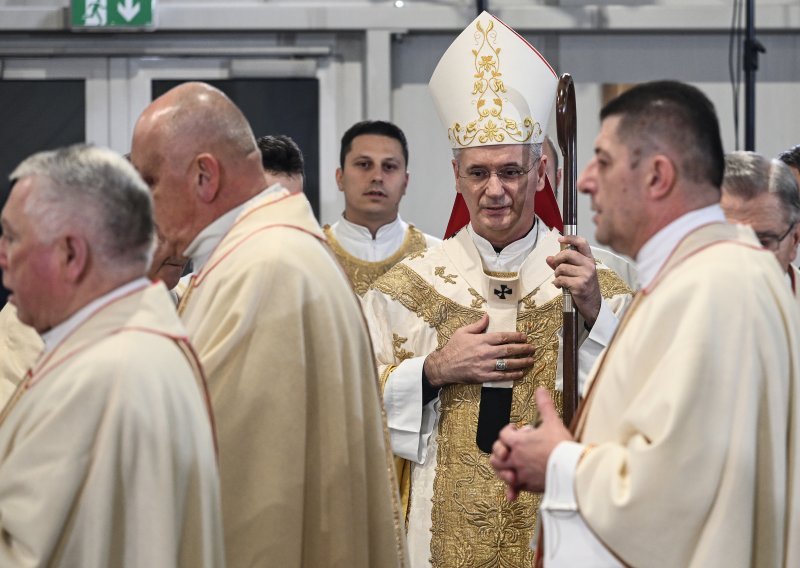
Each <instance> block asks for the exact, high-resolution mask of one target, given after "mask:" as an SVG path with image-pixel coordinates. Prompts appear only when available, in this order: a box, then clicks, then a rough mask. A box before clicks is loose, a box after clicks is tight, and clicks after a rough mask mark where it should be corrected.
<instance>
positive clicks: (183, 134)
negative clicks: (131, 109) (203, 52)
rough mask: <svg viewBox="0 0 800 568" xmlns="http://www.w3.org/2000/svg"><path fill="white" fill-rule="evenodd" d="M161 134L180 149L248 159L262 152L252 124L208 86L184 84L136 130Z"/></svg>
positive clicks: (159, 100) (166, 96)
mask: <svg viewBox="0 0 800 568" xmlns="http://www.w3.org/2000/svg"><path fill="white" fill-rule="evenodd" d="M140 127H141V128H142V129H143V130H146V131H152V132H156V133H157V135H158V136H157V138H158V139H159V140H160V141H162V142H165V143H167V144H168V145H169V146H171V147H173V148H175V147H176V146H177V148H176V149H179V148H184V149H186V150H193V151H197V152H200V151H209V152H214V153H215V154H220V155H230V157H232V158H236V157H239V158H245V157H247V156H248V155H249V154H252V153H256V152H257V151H258V148H257V146H256V140H255V137H254V136H253V131H252V130H251V128H250V124H249V123H248V122H247V119H246V118H245V117H244V115H243V114H242V111H241V110H239V108H238V107H237V106H236V105H235V104H234V103H233V101H231V100H230V99H229V98H228V97H227V96H226V95H225V93H223V92H222V91H220V90H219V89H217V88H215V87H212V86H211V85H208V84H206V83H183V84H181V85H178V86H177V87H175V88H174V89H171V90H170V91H168V92H167V93H165V94H164V95H162V96H161V97H159V98H157V99H156V100H155V101H153V103H152V104H151V105H150V106H148V107H147V108H146V109H145V111H144V112H143V113H142V116H141V117H140V118H139V120H138V122H137V125H136V128H137V130H138V129H140Z"/></svg>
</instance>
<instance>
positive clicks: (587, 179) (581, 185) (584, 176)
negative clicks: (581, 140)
mask: <svg viewBox="0 0 800 568" xmlns="http://www.w3.org/2000/svg"><path fill="white" fill-rule="evenodd" d="M595 168H596V166H595V162H594V160H591V161H590V162H589V163H588V164H586V167H585V168H583V171H582V172H581V175H579V176H578V191H580V192H581V193H589V194H590V193H592V192H593V191H594V190H595V188H596V184H595V181H594V180H595Z"/></svg>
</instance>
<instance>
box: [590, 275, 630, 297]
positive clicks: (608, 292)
mask: <svg viewBox="0 0 800 568" xmlns="http://www.w3.org/2000/svg"><path fill="white" fill-rule="evenodd" d="M597 281H598V282H599V283H600V293H601V294H602V296H603V298H613V297H614V296H617V295H619V294H630V295H633V290H631V289H630V287H629V286H628V285H627V284H626V283H625V281H624V280H623V279H622V278H620V276H619V275H618V274H617V273H616V272H614V271H613V270H611V269H610V268H601V269H598V271H597Z"/></svg>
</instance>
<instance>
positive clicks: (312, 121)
mask: <svg viewBox="0 0 800 568" xmlns="http://www.w3.org/2000/svg"><path fill="white" fill-rule="evenodd" d="M183 82H185V81H172V80H158V81H153V83H152V96H153V98H154V99H155V98H156V97H158V96H160V95H162V94H164V93H166V92H167V91H168V90H170V89H171V88H172V87H175V86H176V85H179V84H181V83H183ZM206 82H207V83H209V84H211V85H213V86H215V87H217V88H218V89H219V90H221V91H222V92H223V93H225V94H226V95H228V96H229V97H230V98H231V100H232V101H233V102H235V103H236V104H237V105H238V107H239V108H240V109H242V112H243V113H244V115H245V116H246V117H247V120H248V121H249V122H250V126H251V127H252V128H253V133H254V134H255V135H256V138H258V137H259V136H264V135H265V134H286V135H287V136H291V137H292V138H293V139H294V141H295V142H297V145H298V146H300V150H302V152H303V158H304V160H305V194H306V196H307V197H308V200H309V201H310V202H311V207H312V208H313V209H314V215H316V217H317V219H319V82H318V81H317V80H316V79H225V80H218V81H206Z"/></svg>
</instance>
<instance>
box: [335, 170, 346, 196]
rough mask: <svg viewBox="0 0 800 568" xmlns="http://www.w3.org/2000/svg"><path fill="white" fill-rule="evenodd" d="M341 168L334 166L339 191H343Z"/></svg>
mask: <svg viewBox="0 0 800 568" xmlns="http://www.w3.org/2000/svg"><path fill="white" fill-rule="evenodd" d="M342 175H344V172H342V168H336V187H338V188H339V191H344V187H343V186H342Z"/></svg>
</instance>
